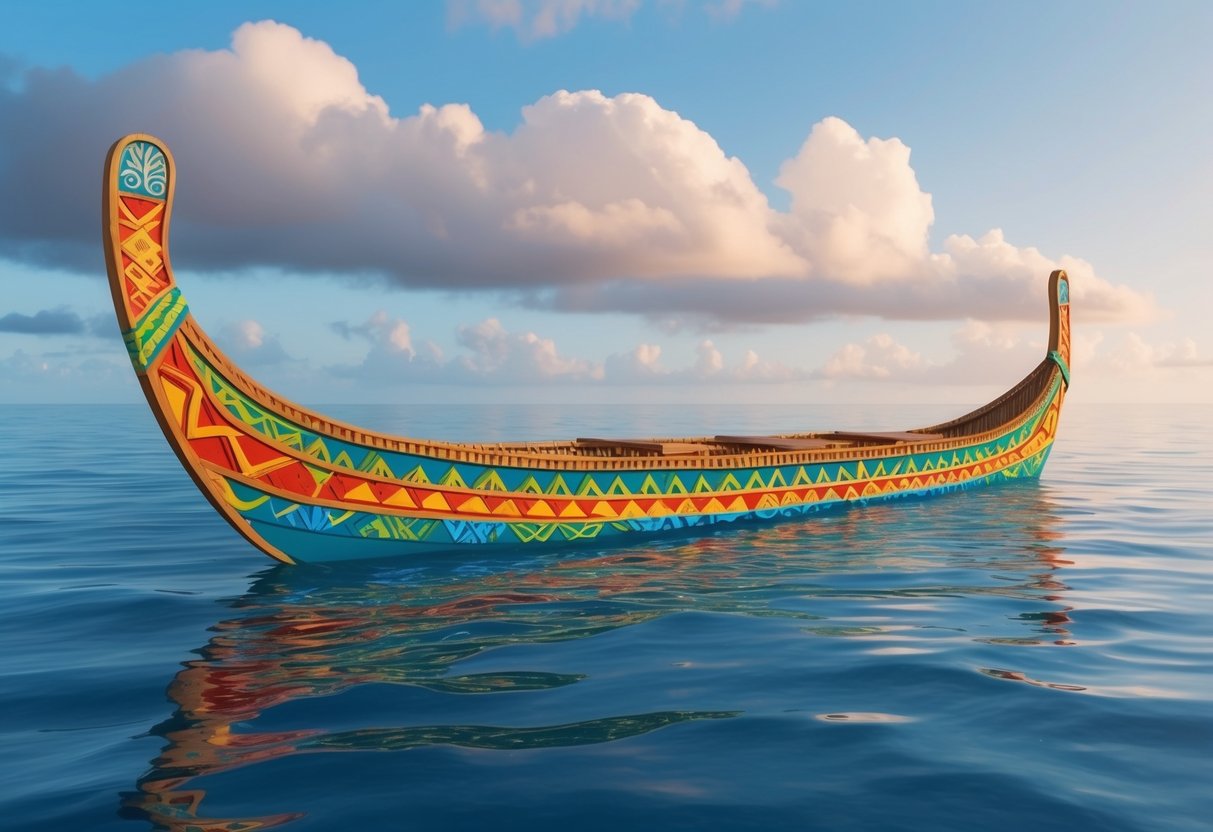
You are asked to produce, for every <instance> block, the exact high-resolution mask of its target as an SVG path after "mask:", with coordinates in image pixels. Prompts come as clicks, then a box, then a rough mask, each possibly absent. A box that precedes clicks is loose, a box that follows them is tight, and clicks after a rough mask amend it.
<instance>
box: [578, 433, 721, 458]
mask: <svg viewBox="0 0 1213 832" xmlns="http://www.w3.org/2000/svg"><path fill="white" fill-rule="evenodd" d="M574 442H575V443H576V444H577V447H579V448H603V449H607V450H610V449H619V450H624V451H640V452H641V453H648V454H657V455H658V456H687V455H689V454H702V453H707V452H708V451H710V450H712V446H711V445H705V444H703V443H702V442H662V441H660V440H656V439H599V438H596V437H579V438H577V439H576V440H574Z"/></svg>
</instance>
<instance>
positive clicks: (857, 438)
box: [823, 430, 944, 445]
mask: <svg viewBox="0 0 1213 832" xmlns="http://www.w3.org/2000/svg"><path fill="white" fill-rule="evenodd" d="M823 435H824V436H826V437H830V438H838V439H841V440H846V441H850V442H876V443H880V444H886V445H891V444H894V443H896V442H931V441H935V440H939V439H943V438H944V435H943V434H942V433H918V432H917V431H912V430H889V431H852V430H836V431H834V432H832V433H827V434H823Z"/></svg>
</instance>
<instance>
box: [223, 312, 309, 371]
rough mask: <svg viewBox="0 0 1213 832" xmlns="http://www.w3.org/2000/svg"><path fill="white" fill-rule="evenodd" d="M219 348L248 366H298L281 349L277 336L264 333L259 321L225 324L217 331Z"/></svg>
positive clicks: (247, 320)
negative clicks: (289, 364)
mask: <svg viewBox="0 0 1213 832" xmlns="http://www.w3.org/2000/svg"><path fill="white" fill-rule="evenodd" d="M217 340H218V342H219V346H220V347H221V348H222V349H223V350H224V351H225V352H227V353H228V354H230V355H231V356H232V358H234V359H235V360H237V361H238V362H240V363H242V364H247V365H249V366H268V365H273V364H285V363H292V364H296V365H297V364H299V360H298V359H296V358H292V357H291V356H290V355H288V354H287V352H286V350H285V349H283V347H282V343H281V342H280V341H279V339H278V336H277V335H271V334H269V333H267V332H266V331H265V327H264V326H262V325H261V323H260V322H259V321H256V320H253V319H252V318H247V319H245V320H241V321H235V322H233V323H229V324H226V325H225V326H222V327H220V328H219V330H218V339H217Z"/></svg>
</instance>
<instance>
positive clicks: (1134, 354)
mask: <svg viewBox="0 0 1213 832" xmlns="http://www.w3.org/2000/svg"><path fill="white" fill-rule="evenodd" d="M1102 342H1103V337H1102V334H1100V335H1099V337H1098V339H1097V340H1096V341H1095V343H1094V344H1093V345H1092V349H1091V354H1090V355H1089V356H1088V358H1089V360H1090V363H1091V364H1092V365H1093V366H1095V367H1096V368H1100V367H1105V368H1108V369H1112V370H1116V371H1122V372H1128V373H1134V372H1137V371H1141V370H1149V369H1153V368H1188V367H1213V358H1211V357H1209V356H1205V355H1201V354H1200V350H1199V349H1198V348H1197V346H1196V341H1195V340H1193V339H1192V338H1182V339H1180V340H1177V341H1161V342H1154V343H1152V342H1150V341H1148V340H1147V339H1146V338H1143V337H1142V336H1141V335H1139V334H1138V333H1136V332H1129V333H1126V334H1125V335H1124V337H1123V338H1121V339H1120V340H1119V342H1117V343H1115V344H1113V345H1110V346H1108V347H1107V348H1105V349H1103V350H1100V349H1099V347H1100V345H1101V344H1102Z"/></svg>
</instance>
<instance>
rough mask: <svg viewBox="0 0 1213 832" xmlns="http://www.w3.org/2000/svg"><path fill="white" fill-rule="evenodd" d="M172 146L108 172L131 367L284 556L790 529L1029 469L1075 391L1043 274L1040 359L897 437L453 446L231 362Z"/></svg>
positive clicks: (196, 470)
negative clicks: (183, 202) (945, 418)
mask: <svg viewBox="0 0 1213 832" xmlns="http://www.w3.org/2000/svg"><path fill="white" fill-rule="evenodd" d="M175 185H176V168H175V166H174V162H173V157H172V154H171V153H170V152H169V150H168V148H167V147H166V146H165V145H164V143H163V142H161V141H159V140H158V139H156V138H154V137H152V136H147V135H143V134H133V135H129V136H126V137H124V138H122V139H121V140H119V141H118V142H116V143H115V144H114V146H113V147H112V148H111V149H110V152H109V156H108V158H107V159H106V163H105V180H104V195H103V237H104V245H105V255H106V266H107V269H108V272H109V279H110V288H111V290H112V292H113V297H114V308H115V311H116V313H117V317H118V323H119V326H120V327H121V329H122V336H123V339H124V341H125V343H126V346H127V350H128V352H129V353H130V358H131V363H132V364H133V365H134V368H135V372H136V374H137V376H138V378H139V382H140V385H141V386H142V388H143V392H144V394H145V395H146V396H147V400H148V404H149V405H150V406H151V409H152V412H153V413H154V414H155V416H156V419H157V421H158V422H159V423H160V427H161V428H162V429H163V431H164V435H165V436H166V437H167V439H168V441H169V444H170V445H171V446H172V448H173V450H174V451H175V452H176V454H177V456H178V458H179V459H180V460H181V463H182V465H184V466H185V469H186V470H187V471H188V472H189V473H190V476H191V477H193V479H194V482H195V483H196V484H197V485H198V488H199V489H200V490H201V491H202V493H203V494H204V495H206V497H207V499H209V500H210V502H211V504H212V505H213V506H214V507H215V509H216V510H218V511H219V513H220V514H222V515H223V517H225V518H226V519H227V521H228V522H229V523H231V525H232V526H233V527H234V528H235V529H236V530H237V531H238V532H240V534H242V535H243V536H244V537H245V538H246V539H248V540H249V542H251V543H252V544H253V545H255V546H256V547H257V548H259V549H261V550H262V551H263V552H265V553H266V554H268V555H270V556H272V557H274V558H277V559H278V560H280V561H284V562H286V563H292V562H296V561H330V560H343V559H350V558H366V557H389V556H400V555H407V554H409V553H414V552H420V551H437V550H458V549H462V548H464V547H466V546H485V545H504V546H518V545H532V544H543V543H565V542H573V541H597V540H605V539H607V538H610V537H613V536H619V535H636V534H644V535H650V534H654V533H658V532H664V531H672V530H677V529H688V528H691V529H693V528H698V527H707V526H710V525H712V524H715V523H720V522H732V521H737V520H753V519H768V518H775V517H795V516H800V515H805V514H809V513H811V512H814V511H817V510H819V509H821V508H824V507H828V506H832V505H837V504H841V503H848V502H868V501H873V500H882V499H890V498H895V497H900V496H905V495H911V494H928V493H933V492H938V491H948V490H953V489H956V488H963V487H967V486H970V485H976V484H982V483H991V482H996V481H1000V480H1006V479H1013V478H1024V477H1034V476H1038V475H1039V474H1040V471H1041V468H1042V467H1043V466H1044V463H1045V460H1046V459H1047V458H1048V454H1049V450H1050V448H1051V446H1052V443H1053V439H1054V436H1055V434H1056V430H1057V421H1058V416H1059V414H1060V411H1061V405H1062V401H1063V399H1064V397H1065V391H1066V389H1067V387H1068V386H1069V382H1070V371H1069V361H1070V319H1069V301H1070V298H1069V281H1068V279H1067V277H1066V275H1065V273H1064V272H1062V271H1055V272H1053V273H1052V274H1051V275H1050V276H1049V284H1048V295H1049V316H1050V332H1049V348H1048V352H1047V354H1046V356H1045V357H1044V359H1043V360H1042V361H1041V362H1040V364H1038V365H1037V366H1036V367H1035V368H1034V369H1033V370H1032V371H1031V372H1030V373H1029V374H1028V375H1027V376H1026V377H1025V378H1024V379H1023V381H1021V382H1020V383H1019V384H1017V385H1015V386H1014V387H1013V388H1011V389H1010V390H1009V391H1007V392H1006V393H1005V394H1003V395H1002V396H1000V397H999V398H997V399H995V400H994V401H992V402H990V403H989V404H987V405H985V406H984V407H981V408H978V409H977V410H974V411H973V412H971V413H967V414H965V415H963V416H961V417H960V418H958V419H954V420H952V421H949V422H945V423H942V424H938V425H933V426H929V427H925V428H915V429H912V430H900V431H879V432H848V431H824V432H806V433H794V434H780V435H766V436H723V435H722V436H712V437H689V438H677V439H639V440H637V439H601V438H582V439H575V440H568V441H557V442H524V443H492V444H480V443H450V442H437V441H428V440H420V439H408V438H403V437H395V436H389V435H386V434H381V433H377V432H374V431H368V430H364V429H362V428H358V427H355V426H353V425H348V424H345V423H343V422H339V421H336V420H333V419H330V418H328V417H326V416H323V415H321V414H319V413H316V412H314V411H311V410H308V409H306V408H304V407H300V406H299V405H297V404H294V403H292V402H290V401H288V400H286V399H284V398H282V397H281V396H279V395H277V394H275V393H273V392H271V391H269V390H267V389H265V388H264V387H262V386H261V385H260V384H258V383H257V382H256V381H254V380H253V379H251V378H250V377H248V376H247V375H246V374H244V373H243V372H242V371H241V370H240V369H239V368H238V367H237V366H236V365H235V364H233V363H232V362H231V361H230V360H229V359H228V358H226V357H225V356H224V355H223V353H222V352H220V351H219V349H218V348H216V347H215V345H214V343H213V342H212V341H211V339H210V338H209V337H208V336H207V335H206V333H205V332H203V330H202V329H201V328H200V327H199V326H198V324H197V323H196V322H195V321H194V318H193V316H192V315H191V314H190V312H189V307H188V306H187V305H186V302H185V298H184V297H183V296H182V294H181V292H180V290H179V289H178V288H177V284H176V281H175V280H174V278H173V271H172V267H171V265H170V263H169V254H168V232H169V220H170V218H171V215H172V208H173V192H174V188H175Z"/></svg>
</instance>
